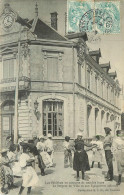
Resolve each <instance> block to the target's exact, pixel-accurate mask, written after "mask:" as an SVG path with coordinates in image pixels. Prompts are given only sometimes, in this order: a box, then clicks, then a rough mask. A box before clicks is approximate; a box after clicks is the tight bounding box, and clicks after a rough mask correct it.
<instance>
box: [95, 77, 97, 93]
mask: <svg viewBox="0 0 124 195" xmlns="http://www.w3.org/2000/svg"><path fill="white" fill-rule="evenodd" d="M95 93H96V94H97V77H96V76H95Z"/></svg>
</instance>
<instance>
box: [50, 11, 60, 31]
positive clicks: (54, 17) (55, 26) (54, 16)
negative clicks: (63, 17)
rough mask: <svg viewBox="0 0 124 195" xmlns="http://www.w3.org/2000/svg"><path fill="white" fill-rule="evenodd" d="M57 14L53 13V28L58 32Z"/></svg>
mask: <svg viewBox="0 0 124 195" xmlns="http://www.w3.org/2000/svg"><path fill="white" fill-rule="evenodd" d="M57 15H58V13H57V12H53V13H51V27H52V28H54V29H55V30H57V20H58V19H57Z"/></svg>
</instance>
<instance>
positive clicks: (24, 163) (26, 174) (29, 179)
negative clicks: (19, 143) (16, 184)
mask: <svg viewBox="0 0 124 195" xmlns="http://www.w3.org/2000/svg"><path fill="white" fill-rule="evenodd" d="M29 152H30V148H29V146H28V144H24V145H23V153H22V154H21V156H20V166H21V168H22V180H23V182H22V186H21V188H20V191H19V194H22V192H23V190H24V188H25V187H27V188H28V192H27V194H30V192H31V187H32V186H36V184H37V182H38V176H37V174H36V172H35V170H34V169H33V167H32V162H33V161H34V158H30V156H29Z"/></svg>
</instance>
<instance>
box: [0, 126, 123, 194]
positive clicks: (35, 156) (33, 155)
mask: <svg viewBox="0 0 124 195" xmlns="http://www.w3.org/2000/svg"><path fill="white" fill-rule="evenodd" d="M104 129H105V137H104V139H103V138H102V139H101V136H100V135H96V136H94V137H93V139H92V141H90V142H86V141H84V139H83V135H82V133H78V134H77V138H76V139H75V140H73V141H72V140H70V137H69V136H65V140H64V143H63V149H64V168H67V167H68V161H69V166H70V167H71V168H73V170H75V171H76V175H77V180H79V173H80V172H81V174H82V179H85V172H86V171H88V170H90V168H94V163H95V162H97V163H98V168H100V169H101V168H102V160H103V158H104V157H103V151H104V153H105V159H106V164H107V166H108V172H107V175H106V180H107V181H112V180H113V179H114V171H113V159H114V160H115V161H116V162H117V169H118V181H117V185H120V184H121V178H122V174H123V172H124V131H123V130H117V132H116V137H112V136H111V129H110V128H108V127H105V128H104ZM7 146H8V148H7V149H3V150H2V151H1V163H0V171H1V174H0V177H1V186H2V187H1V192H2V193H4V194H8V192H9V190H11V189H13V188H15V187H16V186H15V185H14V177H21V178H22V185H21V187H20V190H19V194H22V192H23V190H24V188H27V194H30V192H31V189H32V187H33V186H36V185H37V184H38V181H39V177H38V175H37V171H36V162H37V163H38V167H39V169H40V172H41V176H45V168H49V167H53V166H54V160H53V159H54V158H53V156H54V147H53V140H52V135H51V134H48V136H47V140H46V139H45V137H44V136H43V135H39V136H38V137H37V136H34V137H33V139H30V140H28V141H24V140H23V138H22V137H21V136H19V137H18V144H13V137H12V136H8V137H7ZM89 150H91V151H92V162H91V165H90V163H89V158H88V154H87V152H88V151H89Z"/></svg>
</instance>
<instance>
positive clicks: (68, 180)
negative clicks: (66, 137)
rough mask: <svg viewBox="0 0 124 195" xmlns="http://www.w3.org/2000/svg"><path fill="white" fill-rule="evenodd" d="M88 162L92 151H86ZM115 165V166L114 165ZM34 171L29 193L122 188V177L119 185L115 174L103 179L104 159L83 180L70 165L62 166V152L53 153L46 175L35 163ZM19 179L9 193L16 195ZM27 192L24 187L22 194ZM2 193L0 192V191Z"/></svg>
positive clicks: (72, 194)
mask: <svg viewBox="0 0 124 195" xmlns="http://www.w3.org/2000/svg"><path fill="white" fill-rule="evenodd" d="M88 156H89V162H90V164H91V162H92V153H91V152H88ZM114 167H115V166H114ZM35 169H36V172H37V174H38V176H39V182H38V184H37V186H36V187H35V188H32V191H31V195H83V194H94V195H96V194H99V195H101V194H105V195H110V194H111V193H112V194H113V195H114V194H115V195H122V192H123V189H124V183H123V182H124V178H123V182H122V184H121V185H120V186H116V181H117V174H115V175H114V178H115V180H113V181H105V175H106V172H107V166H106V163H105V161H104V162H103V164H102V169H99V168H98V167H97V163H95V166H94V168H92V169H90V171H87V172H86V174H85V180H82V179H81V175H80V179H79V181H77V178H76V172H75V171H74V170H73V168H71V167H69V166H68V167H67V168H64V154H63V152H56V153H54V167H51V168H48V169H46V170H45V173H46V175H45V176H41V174H40V169H39V168H38V165H37V164H36V167H35ZM21 182H22V181H21V179H20V178H15V182H14V183H15V184H16V185H17V188H15V189H12V190H10V191H9V195H18V192H19V189H20V185H21ZM26 194H27V189H26V188H25V189H24V191H23V194H22V195H26ZM0 195H2V193H0Z"/></svg>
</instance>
